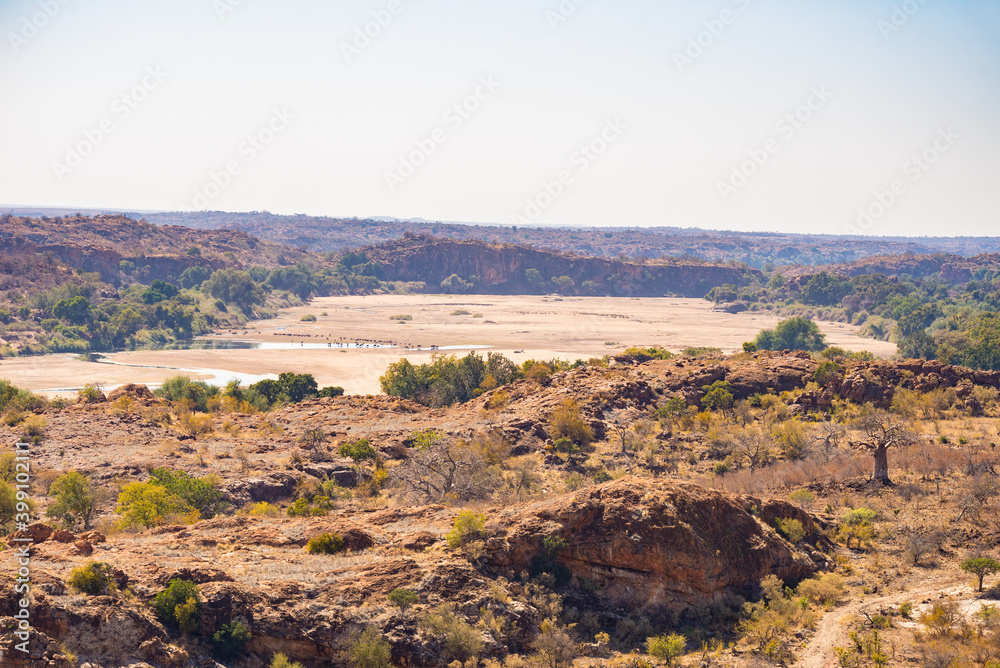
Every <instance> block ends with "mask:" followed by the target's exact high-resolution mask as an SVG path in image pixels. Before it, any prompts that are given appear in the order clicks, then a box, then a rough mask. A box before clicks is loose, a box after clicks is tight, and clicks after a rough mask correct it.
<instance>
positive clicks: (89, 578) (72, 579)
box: [66, 561, 115, 596]
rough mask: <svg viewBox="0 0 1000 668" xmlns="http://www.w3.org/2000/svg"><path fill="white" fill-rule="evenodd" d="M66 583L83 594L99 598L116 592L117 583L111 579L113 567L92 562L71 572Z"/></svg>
mask: <svg viewBox="0 0 1000 668" xmlns="http://www.w3.org/2000/svg"><path fill="white" fill-rule="evenodd" d="M66 583H67V584H68V585H69V586H70V587H72V588H73V589H76V590H77V591H79V592H81V593H83V594H90V595H91V596H99V595H101V594H110V593H114V591H115V581H114V580H113V579H112V578H111V566H110V565H108V564H104V563H100V562H97V561H91V562H89V563H87V564H86V565H84V566H80V567H79V568H74V569H73V570H72V571H70V574H69V580H67V581H66Z"/></svg>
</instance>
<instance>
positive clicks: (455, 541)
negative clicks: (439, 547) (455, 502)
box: [444, 510, 486, 548]
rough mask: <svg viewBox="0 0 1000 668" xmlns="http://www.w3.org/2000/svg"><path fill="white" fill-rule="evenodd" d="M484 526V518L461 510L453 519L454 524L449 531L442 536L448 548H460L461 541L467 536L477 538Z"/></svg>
mask: <svg viewBox="0 0 1000 668" xmlns="http://www.w3.org/2000/svg"><path fill="white" fill-rule="evenodd" d="M485 526H486V516H485V515H481V514H479V513H475V512H473V511H471V510H463V511H462V512H460V513H459V514H458V517H456V518H455V523H454V525H453V526H452V528H451V531H449V532H448V533H446V534H445V535H444V537H445V539H447V541H448V546H449V547H453V548H457V547H461V545H462V541H463V540H465V538H466V537H468V536H478V535H479V534H481V533H482V532H483V528H484V527H485Z"/></svg>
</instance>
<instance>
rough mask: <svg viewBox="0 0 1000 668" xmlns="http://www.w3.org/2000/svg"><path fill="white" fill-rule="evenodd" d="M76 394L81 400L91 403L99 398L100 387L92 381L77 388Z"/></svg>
mask: <svg viewBox="0 0 1000 668" xmlns="http://www.w3.org/2000/svg"><path fill="white" fill-rule="evenodd" d="M76 394H77V396H78V397H80V400H81V401H83V402H84V403H88V404H92V403H94V402H96V401H99V400H100V398H101V394H102V392H101V388H100V387H98V386H97V385H94V384H93V383H87V384H86V385H84V386H83V387H81V388H80V389H79V390H77V391H76Z"/></svg>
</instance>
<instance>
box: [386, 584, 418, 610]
mask: <svg viewBox="0 0 1000 668" xmlns="http://www.w3.org/2000/svg"><path fill="white" fill-rule="evenodd" d="M418 601H420V597H419V596H417V594H416V592H412V591H410V590H409V589H393V590H392V591H391V592H389V602H390V603H392V604H393V605H395V606H397V607H398V608H399V610H400V612H406V610H407V608H409V607H410V606H411V605H414V604H415V603H417V602H418Z"/></svg>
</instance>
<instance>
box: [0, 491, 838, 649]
mask: <svg viewBox="0 0 1000 668" xmlns="http://www.w3.org/2000/svg"><path fill="white" fill-rule="evenodd" d="M751 510H753V512H754V513H755V514H751ZM456 513H457V510H456V509H452V508H445V507H442V506H423V507H416V508H405V509H404V508H395V509H384V510H372V511H367V512H364V511H361V512H359V511H353V512H347V511H339V512H334V513H332V514H330V515H329V516H326V517H322V518H311V519H288V518H282V519H272V518H256V517H253V518H250V517H225V518H218V519H214V520H208V521H203V522H199V523H198V524H195V525H192V526H164V527H159V528H156V529H152V530H150V531H146V532H143V533H139V534H135V535H119V536H115V537H110V538H107V537H105V536H103V535H101V534H99V533H98V532H90V533H89V534H86V535H82V536H74V535H72V534H69V532H65V531H58V532H57V531H52V530H51V528H48V527H46V526H45V525H42V524H36V525H32V526H31V527H29V528H28V530H25V531H22V532H20V533H18V534H15V535H14V536H13V538H19V537H30V538H31V539H32V540H34V541H35V543H34V544H33V549H32V552H33V555H32V569H33V570H32V573H33V575H32V579H33V583H34V586H35V591H36V594H35V597H34V601H33V604H32V608H31V611H32V623H33V625H34V629H35V631H34V635H33V645H32V646H33V647H35V648H37V650H38V651H36V653H35V657H34V658H31V657H29V660H27V661H24V660H21V658H20V657H19V656H18V654H17V653H16V652H13V651H11V650H12V649H13V647H12V645H13V643H14V642H15V639H14V638H13V636H12V635H11V634H10V633H7V632H3V633H0V648H3V649H4V650H6V651H8V654H7V657H8V659H7V661H8V662H7V663H5V664H4V665H5V666H7V665H10V666H22V665H23V666H62V665H67V662H66V661H65V660H63V659H62V658H61V657H64V656H65V655H64V654H62V653H61V650H60V649H59V647H60V645H64V646H66V647H73V648H77V649H76V651H77V653H78V655H79V657H80V659H81V660H83V661H89V662H94V663H95V664H97V663H99V664H100V665H130V664H136V663H138V662H144V663H138V665H152V666H157V667H158V666H180V665H193V664H192V662H197V665H201V666H206V665H213V662H212V660H211V659H210V658H208V656H207V655H208V649H209V644H208V639H209V638H210V637H211V635H212V634H213V633H214V632H215V631H217V630H218V629H219V627H220V626H222V625H223V624H225V623H228V622H229V621H230V620H234V619H235V620H240V621H242V622H243V623H245V624H246V625H247V626H248V627H249V628H250V629H252V632H253V640H252V641H251V643H250V645H249V646H248V650H249V652H250V653H251V654H252V655H254V656H256V657H259V658H258V659H256V660H251V661H250V663H249V664H248V665H261V659H265V660H266V659H267V658H269V657H270V656H271V655H272V654H273V653H275V652H283V653H285V654H287V655H288V656H289V657H291V658H292V659H294V660H298V661H302V662H304V663H305V664H306V665H308V666H314V665H325V662H328V661H337V660H339V658H340V657H341V656H342V651H343V648H344V647H345V645H346V643H347V641H348V639H349V637H350V635H351V633H352V632H354V631H357V630H358V629H360V628H362V627H363V626H365V625H375V626H377V627H379V628H380V629H381V630H382V631H383V632H384V633H385V634H386V636H387V637H388V638H389V639H390V641H391V643H392V646H393V657H394V660H395V661H396V663H397V664H398V665H403V666H432V665H439V663H440V656H441V648H440V647H439V646H438V644H437V641H436V640H435V639H434V638H433V637H430V636H428V635H427V634H426V632H424V631H421V630H420V629H419V628H418V627H417V625H416V624H415V620H416V619H417V618H418V616H419V614H418V613H419V612H420V611H421V610H424V609H427V608H428V607H432V606H434V605H437V604H439V603H442V602H450V603H453V604H455V606H456V608H457V610H458V611H460V612H461V613H462V614H465V615H468V616H472V617H474V616H475V614H476V612H477V611H478V610H480V609H481V608H486V609H489V610H492V611H493V613H494V614H495V615H496V616H497V617H498V618H501V619H505V620H508V621H511V622H517V623H518V628H520V629H521V631H522V632H523V633H521V634H514V635H513V636H511V637H507V638H505V639H500V638H496V637H493V636H492V635H491V634H490V633H489V632H484V636H483V639H484V642H485V644H486V647H487V649H488V652H489V653H491V654H494V655H499V656H502V655H504V654H506V653H507V652H508V651H515V650H517V649H519V648H521V647H526V646H527V645H528V644H530V642H531V640H532V639H533V637H532V634H531V632H530V629H532V628H534V627H535V626H536V625H537V623H538V621H539V618H540V616H541V614H542V613H541V612H540V611H539V610H538V608H537V607H536V606H535V605H533V604H532V603H531V601H530V599H528V598H527V597H526V596H525V588H524V585H523V584H520V583H518V582H517V581H516V580H514V579H513V576H512V578H511V579H509V580H508V579H502V580H497V579H496V578H497V576H498V575H500V574H513V573H517V572H520V571H525V570H527V569H529V568H530V567H531V564H532V561H533V559H534V558H536V557H537V556H538V554H539V552H540V551H541V539H542V537H544V536H549V535H560V536H563V537H565V539H566V541H567V543H568V547H566V548H565V549H564V550H561V551H560V552H559V554H558V556H557V559H558V562H559V563H560V564H563V565H565V566H566V567H568V569H569V571H570V573H571V574H572V577H573V578H575V579H577V580H578V579H579V578H589V579H590V580H591V581H593V582H596V583H597V584H596V585H591V586H596V587H597V588H598V589H599V591H600V594H599V599H600V602H599V603H598V604H596V605H594V606H593V607H594V608H595V609H597V610H598V611H600V612H601V613H603V614H606V615H608V616H609V619H613V618H614V617H615V615H620V614H621V611H620V610H621V609H622V608H632V609H633V611H634V609H636V608H637V607H638V608H642V609H646V610H651V609H654V608H659V609H660V610H666V611H671V612H674V613H680V614H683V613H685V612H687V611H690V610H692V609H694V608H696V607H698V606H707V605H710V604H712V603H713V602H717V601H719V600H722V599H725V598H727V597H729V598H731V597H733V596H735V595H749V594H750V593H752V589H753V585H754V584H755V583H756V582H759V580H760V579H761V578H762V577H763V576H765V575H767V574H769V573H775V574H778V575H779V577H782V578H784V579H787V580H788V581H793V580H797V579H801V578H802V577H805V576H807V575H809V574H811V573H813V572H815V571H816V570H817V569H818V568H820V567H821V566H822V565H823V564H824V558H823V557H822V556H821V555H820V554H819V553H818V552H816V551H815V550H813V549H812V548H811V547H810V546H809V545H807V544H805V543H803V544H802V547H803V548H805V549H807V550H809V553H810V554H811V555H812V556H811V557H810V556H809V554H807V553H806V552H803V551H802V549H797V548H796V547H794V546H792V545H790V544H789V543H788V542H787V541H785V540H784V539H782V538H781V537H779V536H778V535H777V534H776V533H775V532H774V530H773V529H772V528H771V526H770V524H769V522H771V521H773V519H774V518H775V517H798V518H801V519H802V520H803V523H804V525H805V526H806V528H807V529H808V532H809V533H808V538H807V540H809V541H812V542H814V543H817V542H818V543H822V542H823V540H824V539H823V538H822V537H821V536H820V535H819V533H818V531H817V528H816V526H815V525H814V523H813V522H812V520H811V519H810V518H809V516H807V515H805V514H804V513H803V512H802V511H801V510H799V509H797V508H795V507H793V506H791V505H790V504H787V503H783V502H765V501H761V500H760V499H753V498H750V497H740V496H735V495H729V494H723V493H719V492H713V491H709V490H705V489H703V488H700V487H697V486H695V485H685V484H673V483H666V482H657V483H653V481H649V480H641V479H625V480H622V481H618V482H613V483H607V484H605V485H602V486H598V487H595V488H593V489H590V490H588V491H586V492H581V493H570V494H565V495H562V496H559V497H555V498H553V499H549V500H547V501H545V502H543V503H540V504H531V505H526V506H520V507H514V508H506V509H495V510H491V511H489V513H488V514H489V515H491V516H493V517H494V519H493V520H492V521H491V522H490V523H489V524H488V526H487V528H486V538H485V540H486V542H487V549H486V553H485V556H483V557H482V558H480V559H475V558H470V557H468V556H466V555H464V554H463V553H462V552H456V551H454V550H451V549H449V548H447V547H446V545H445V543H444V541H443V539H442V537H443V534H444V533H445V532H446V531H447V529H448V528H449V527H450V525H451V521H452V519H453V518H454V516H455V514H456ZM328 531H336V532H338V533H340V534H341V535H342V536H343V537H344V539H345V543H346V546H347V550H348V551H347V552H346V553H344V554H342V555H336V556H318V555H309V554H305V553H304V551H303V549H302V548H303V546H304V545H305V543H306V542H307V541H308V539H310V538H312V537H315V536H317V535H319V534H321V533H324V532H328ZM12 544H13V543H12ZM11 552H12V550H11V549H8V550H7V551H6V552H3V553H0V555H2V557H3V558H4V559H5V561H6V559H7V558H9V557H10V556H11ZM88 560H98V561H101V562H105V563H109V564H111V565H112V566H113V567H114V568H115V579H116V582H117V584H118V586H119V587H120V588H121V589H125V588H126V587H128V588H130V591H131V592H133V593H134V595H131V596H130V597H126V598H121V597H112V596H82V595H78V594H74V593H72V591H71V590H70V589H69V588H68V587H67V586H66V578H67V576H68V573H69V570H70V569H71V568H73V567H75V566H79V565H82V564H83V563H85V562H86V561H88ZM173 578H184V579H188V580H192V581H194V582H195V583H197V584H199V585H200V590H201V595H202V598H203V608H202V614H201V620H200V624H199V627H198V629H197V631H196V632H195V633H194V634H192V637H191V638H189V639H188V642H187V643H186V644H184V647H181V646H180V645H181V644H182V643H181V642H179V641H180V640H181V639H180V638H179V637H178V636H176V635H175V634H172V633H171V632H170V631H168V630H167V629H165V628H164V627H163V625H162V624H161V623H160V622H159V621H158V620H157V619H156V618H155V617H154V616H153V615H152V614H151V612H150V610H149V608H148V607H147V606H146V605H144V604H145V603H146V602H148V601H149V600H150V599H151V598H152V596H153V595H154V594H155V593H156V592H157V591H159V590H161V589H162V588H163V587H165V586H166V585H167V584H168V583H169V581H170V580H171V579H173ZM13 584H14V583H13V578H12V577H11V576H9V575H6V574H4V575H0V621H2V622H4V623H9V622H10V617H12V615H14V614H15V613H16V610H17V595H16V594H15V593H14V592H13ZM397 587H406V588H408V589H410V590H412V591H414V592H416V593H417V594H418V596H419V597H420V603H419V604H418V605H417V606H416V612H408V613H406V614H403V613H400V612H399V611H398V610H396V609H394V608H392V606H391V605H390V604H389V603H388V601H387V598H386V596H387V594H388V593H389V592H390V591H392V590H393V589H395V588H397ZM497 587H500V588H502V589H504V590H506V592H507V594H508V596H506V597H501V596H498V595H497V594H496V591H495V589H496V588H497ZM491 589H492V590H493V591H491ZM4 628H9V626H5V627H4ZM50 640H51V641H52V642H50ZM501 640H503V641H502V642H501ZM11 657H13V658H11Z"/></svg>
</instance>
